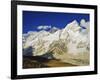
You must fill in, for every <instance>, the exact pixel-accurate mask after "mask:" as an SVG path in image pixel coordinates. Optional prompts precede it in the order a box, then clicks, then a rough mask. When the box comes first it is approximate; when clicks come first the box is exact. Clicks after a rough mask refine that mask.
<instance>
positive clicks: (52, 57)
mask: <svg viewBox="0 0 100 80" xmlns="http://www.w3.org/2000/svg"><path fill="white" fill-rule="evenodd" d="M41 57H43V58H46V59H55V58H54V56H53V53H52V52H47V53H45V54H43V55H41Z"/></svg>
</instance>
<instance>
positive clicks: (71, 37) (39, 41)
mask: <svg viewBox="0 0 100 80" xmlns="http://www.w3.org/2000/svg"><path fill="white" fill-rule="evenodd" d="M82 21H83V20H82ZM82 21H80V23H81V24H79V23H78V22H77V21H76V20H74V21H73V22H71V23H69V24H68V25H67V26H65V28H63V29H53V30H51V32H49V31H45V30H42V31H39V32H30V33H27V34H24V35H25V36H23V55H24V56H33V57H34V59H35V57H39V58H40V59H41V58H42V59H44V61H45V60H49V61H48V63H49V64H48V65H50V64H51V62H50V61H52V60H54V61H52V63H53V62H54V63H55V62H57V61H58V63H59V64H61V62H62V63H64V64H65V63H66V64H68V63H69V64H71V65H78V66H85V65H89V59H90V58H89V56H90V54H89V53H90V41H89V36H90V35H89V34H90V33H89V22H85V21H83V22H84V25H83V24H82V23H83V22H82ZM81 26H82V27H81ZM83 27H84V28H83ZM26 35H28V36H26ZM39 58H38V59H39ZM38 59H36V60H35V61H37V62H39V63H40V62H41V61H38ZM40 59H39V60H40ZM28 60H29V59H28ZM24 61H25V62H26V61H27V59H26V58H25V60H24ZM44 61H42V62H41V64H43V63H44ZM46 64H47V63H46ZM48 65H46V66H48ZM58 67H59V66H58Z"/></svg>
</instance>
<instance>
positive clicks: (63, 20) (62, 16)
mask: <svg viewBox="0 0 100 80" xmlns="http://www.w3.org/2000/svg"><path fill="white" fill-rule="evenodd" d="M81 19H85V20H86V21H89V14H80V13H56V12H37V11H23V33H27V32H28V31H39V29H37V27H38V26H55V27H57V28H60V29H62V28H64V27H65V26H66V25H67V24H68V23H70V22H72V21H73V20H77V21H78V22H80V20H81Z"/></svg>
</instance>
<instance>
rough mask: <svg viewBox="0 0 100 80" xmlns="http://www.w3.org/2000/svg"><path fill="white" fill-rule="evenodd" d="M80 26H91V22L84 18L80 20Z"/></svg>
mask: <svg viewBox="0 0 100 80" xmlns="http://www.w3.org/2000/svg"><path fill="white" fill-rule="evenodd" d="M80 26H82V27H85V28H88V27H89V22H86V21H85V19H82V20H81V21H80Z"/></svg>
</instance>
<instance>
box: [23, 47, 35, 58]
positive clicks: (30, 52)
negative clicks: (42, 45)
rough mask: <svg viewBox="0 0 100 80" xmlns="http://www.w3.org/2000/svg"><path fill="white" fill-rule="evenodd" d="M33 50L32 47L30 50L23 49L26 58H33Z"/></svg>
mask: <svg viewBox="0 0 100 80" xmlns="http://www.w3.org/2000/svg"><path fill="white" fill-rule="evenodd" d="M33 50H34V49H33V48H32V47H31V46H30V47H28V48H26V49H23V55H26V56H32V55H33V54H32V52H33Z"/></svg>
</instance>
